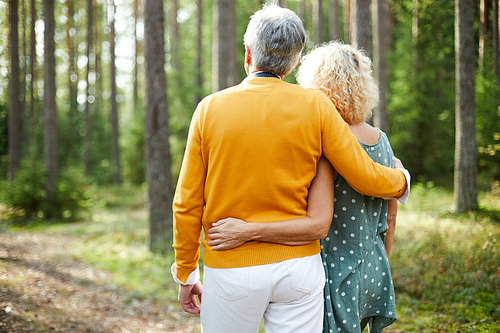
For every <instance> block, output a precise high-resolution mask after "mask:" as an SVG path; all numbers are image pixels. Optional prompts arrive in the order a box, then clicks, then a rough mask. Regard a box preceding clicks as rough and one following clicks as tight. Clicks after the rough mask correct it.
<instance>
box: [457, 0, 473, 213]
mask: <svg viewBox="0 0 500 333" xmlns="http://www.w3.org/2000/svg"><path fill="white" fill-rule="evenodd" d="M473 13H474V7H473V1H472V0H455V57H456V58H455V59H456V60H455V80H456V101H455V103H456V108H455V112H456V120H455V122H456V131H455V135H456V141H455V189H454V190H455V205H456V206H455V210H456V212H458V213H462V212H466V211H469V210H471V209H473V208H475V206H477V156H476V121H475V104H474V14H473Z"/></svg>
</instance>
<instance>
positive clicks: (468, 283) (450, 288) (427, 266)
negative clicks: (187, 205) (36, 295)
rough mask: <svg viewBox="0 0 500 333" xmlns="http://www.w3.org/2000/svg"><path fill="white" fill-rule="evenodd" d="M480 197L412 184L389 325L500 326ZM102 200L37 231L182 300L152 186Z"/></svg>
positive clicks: (402, 218)
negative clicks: (153, 224) (70, 219)
mask: <svg viewBox="0 0 500 333" xmlns="http://www.w3.org/2000/svg"><path fill="white" fill-rule="evenodd" d="M479 201H480V204H481V210H479V212H477V213H470V214H463V215H454V214H451V213H450V212H451V211H452V209H453V193H450V192H447V191H446V190H443V189H441V188H437V187H433V186H432V184H427V185H424V184H417V185H415V186H414V187H413V188H412V194H411V197H410V200H409V203H408V205H406V206H403V205H400V208H399V212H398V222H397V227H396V237H395V241H394V246H393V250H392V253H391V256H390V262H391V266H392V273H393V280H394V286H395V289H396V297H397V298H396V300H397V309H398V321H397V322H396V323H395V324H393V325H392V326H390V327H389V328H388V329H386V330H385V332H498V331H500V245H499V244H500V221H498V219H497V217H498V216H500V213H499V211H500V198H499V197H498V196H495V195H494V194H492V193H481V194H480V197H479ZM95 202H96V203H98V204H96V205H95V207H94V208H92V210H91V215H90V216H89V221H87V222H78V223H69V224H68V223H65V224H47V223H36V224H32V225H31V227H30V228H29V232H42V233H48V234H54V233H62V234H64V235H67V236H70V237H71V238H72V239H73V240H74V242H73V244H74V246H72V248H70V249H68V251H69V254H70V255H71V256H72V257H73V258H74V259H76V260H79V261H83V262H86V263H90V264H92V265H93V266H94V267H96V268H97V269H101V270H106V271H109V272H111V273H112V274H111V276H112V281H111V283H114V284H116V286H119V287H120V288H124V289H125V290H127V293H128V295H129V300H130V301H131V302H132V301H133V300H134V299H141V300H146V299H147V300H155V301H159V302H165V303H164V304H165V306H167V307H168V306H171V304H175V302H177V286H176V285H175V283H174V282H173V281H172V279H171V277H170V266H171V264H172V262H173V256H172V254H170V255H166V256H161V255H158V254H153V253H151V252H149V251H148V248H147V234H148V231H147V230H148V224H147V212H146V195H145V191H144V189H140V188H132V187H127V186H125V187H109V188H106V189H103V190H101V192H99V193H98V194H96V197H95ZM12 228H13V227H10V229H11V230H12V231H14V232H15V229H12ZM82 283H85V281H82ZM261 332H263V330H262V329H261Z"/></svg>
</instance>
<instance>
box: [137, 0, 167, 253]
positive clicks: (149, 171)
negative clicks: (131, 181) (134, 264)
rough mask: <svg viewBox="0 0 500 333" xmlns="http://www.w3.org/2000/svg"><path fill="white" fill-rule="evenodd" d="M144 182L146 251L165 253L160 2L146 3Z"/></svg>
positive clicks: (164, 112)
mask: <svg viewBox="0 0 500 333" xmlns="http://www.w3.org/2000/svg"><path fill="white" fill-rule="evenodd" d="M144 23H145V40H144V46H145V50H144V53H145V60H146V117H145V122H146V124H145V125H146V131H145V149H146V154H145V155H146V179H147V182H148V197H149V248H150V250H151V251H154V252H156V251H159V252H163V253H165V252H168V250H169V249H170V244H171V241H172V190H173V189H172V178H171V171H170V146H169V142H168V138H169V130H168V105H167V82H166V76H165V70H164V66H165V58H164V51H163V50H164V46H165V41H164V38H163V31H164V30H163V29H164V22H163V1H162V0H146V4H145V11H144Z"/></svg>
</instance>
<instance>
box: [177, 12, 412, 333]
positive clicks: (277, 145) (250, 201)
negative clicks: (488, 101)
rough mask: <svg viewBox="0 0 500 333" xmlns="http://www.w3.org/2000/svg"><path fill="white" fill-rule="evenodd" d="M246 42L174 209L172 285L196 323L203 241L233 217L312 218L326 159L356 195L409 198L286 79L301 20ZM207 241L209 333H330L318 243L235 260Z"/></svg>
mask: <svg viewBox="0 0 500 333" xmlns="http://www.w3.org/2000/svg"><path fill="white" fill-rule="evenodd" d="M244 43H245V48H246V52H245V70H246V72H247V74H248V77H247V78H246V79H245V80H244V81H243V82H241V83H240V84H239V85H237V86H235V87H231V88H229V89H226V90H223V91H220V92H217V93H214V94H212V95H210V96H208V97H206V98H205V99H204V100H203V101H202V102H200V104H199V105H198V107H197V109H196V111H195V113H194V115H193V119H192V121H191V126H190V130H189V135H188V142H187V147H186V152H185V155H184V161H183V164H182V169H181V174H180V176H179V181H178V185H177V190H176V194H175V198H174V205H173V209H174V237H175V239H174V248H175V264H174V265H173V266H172V274H173V275H174V279H175V281H176V282H178V283H180V284H181V285H180V287H179V301H180V303H181V305H182V307H183V309H184V310H185V311H187V312H189V313H194V314H196V313H200V306H199V305H198V303H197V301H196V298H195V296H196V295H198V296H199V297H200V300H201V294H202V285H201V283H200V281H199V273H198V268H197V262H198V259H199V256H200V238H201V234H202V230H204V231H205V234H206V231H207V230H208V229H210V227H211V225H212V223H214V222H216V221H218V220H220V219H224V218H227V217H237V218H241V219H243V220H245V221H249V222H273V221H280V220H286V219H291V218H295V217H301V216H305V215H306V211H307V198H308V191H309V187H310V185H311V181H312V179H313V178H314V176H315V174H316V168H317V163H318V161H319V160H320V157H321V155H322V154H323V155H324V156H325V157H326V158H327V159H328V160H329V161H330V163H331V164H332V165H333V167H334V168H335V169H336V170H337V171H338V172H339V173H340V174H342V175H343V176H344V178H345V179H346V180H347V181H348V182H349V183H350V185H351V186H352V187H353V188H355V189H356V190H357V191H359V192H360V193H363V194H366V195H371V196H377V197H402V196H403V197H405V198H406V197H407V194H408V190H407V189H408V181H409V174H408V173H407V171H406V170H403V172H402V171H401V170H396V169H390V168H385V167H383V166H381V165H378V164H375V163H373V162H372V160H371V159H370V158H369V157H368V155H367V154H366V153H365V152H364V151H363V150H362V149H361V148H360V146H359V144H358V143H357V140H356V139H355V138H354V136H352V135H351V133H350V131H349V128H348V126H347V125H346V123H345V122H344V121H343V119H342V118H341V117H340V116H339V114H338V113H337V112H336V110H335V108H334V106H333V104H332V103H331V102H330V100H329V99H328V98H327V97H326V96H325V95H324V94H323V93H321V92H320V91H316V90H311V89H303V88H301V87H300V86H298V85H292V84H288V83H286V82H284V81H283V80H282V79H283V77H285V76H286V75H288V74H289V73H290V72H291V71H292V70H293V69H294V68H295V66H296V65H297V64H298V62H299V60H300V54H301V51H302V49H303V47H304V44H305V31H304V27H303V25H302V22H301V21H300V19H299V18H298V17H297V15H295V14H294V13H293V12H292V11H290V10H288V9H283V8H280V7H278V6H276V5H268V6H265V7H264V8H263V9H261V10H259V11H257V12H256V13H255V14H254V15H253V16H252V18H251V20H250V22H249V24H248V27H247V31H246V33H245V36H244ZM403 200H406V199H403ZM329 222H331V213H330V216H329V218H325V223H329ZM318 238H319V237H318ZM208 241H209V239H208V238H207V237H206V236H205V237H204V239H203V245H204V256H203V261H204V279H203V283H204V287H203V301H202V305H201V325H202V329H203V332H205V333H212V332H257V331H258V329H259V326H260V323H261V321H262V318H263V319H264V326H265V329H266V332H280V333H283V332H307V333H310V332H321V331H322V327H323V317H322V314H323V299H322V296H323V293H322V291H323V286H324V279H325V275H324V271H323V267H322V263H321V258H320V256H319V252H320V244H319V241H318V240H315V241H312V242H310V243H307V244H305V245H296V246H287V245H281V244H276V243H272V242H266V241H250V242H247V243H245V244H243V245H241V246H239V247H237V248H235V249H233V250H227V251H212V250H211V248H210V246H208V245H207V243H208Z"/></svg>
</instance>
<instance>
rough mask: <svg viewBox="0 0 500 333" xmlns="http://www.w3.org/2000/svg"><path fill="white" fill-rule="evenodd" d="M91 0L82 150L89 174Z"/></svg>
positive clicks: (88, 10) (90, 3) (88, 7)
mask: <svg viewBox="0 0 500 333" xmlns="http://www.w3.org/2000/svg"><path fill="white" fill-rule="evenodd" d="M92 1H93V0H87V5H88V6H87V76H86V81H87V91H86V95H87V96H86V97H87V98H86V99H85V137H84V142H83V151H84V156H85V157H84V164H85V175H86V176H90V174H91V171H92V162H91V157H90V155H91V152H90V145H91V135H92V125H91V114H90V113H91V112H90V98H91V97H90V91H91V87H90V63H91V58H90V57H91V56H92V29H93V23H94V22H93V16H94V13H93V7H94V6H93V5H92Z"/></svg>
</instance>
